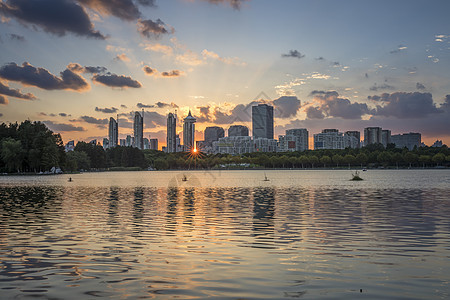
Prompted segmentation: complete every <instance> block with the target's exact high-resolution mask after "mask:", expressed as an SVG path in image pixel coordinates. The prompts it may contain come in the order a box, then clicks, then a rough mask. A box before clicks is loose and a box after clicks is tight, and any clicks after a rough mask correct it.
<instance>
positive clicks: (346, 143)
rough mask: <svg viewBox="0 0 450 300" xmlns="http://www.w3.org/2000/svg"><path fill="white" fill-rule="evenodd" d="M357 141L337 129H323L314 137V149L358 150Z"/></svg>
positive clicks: (355, 138)
mask: <svg viewBox="0 0 450 300" xmlns="http://www.w3.org/2000/svg"><path fill="white" fill-rule="evenodd" d="M358 147H359V140H358V138H357V137H355V136H354V135H349V134H347V133H342V132H339V130H337V129H324V130H322V133H318V134H315V135H314V149H315V150H318V149H345V148H358Z"/></svg>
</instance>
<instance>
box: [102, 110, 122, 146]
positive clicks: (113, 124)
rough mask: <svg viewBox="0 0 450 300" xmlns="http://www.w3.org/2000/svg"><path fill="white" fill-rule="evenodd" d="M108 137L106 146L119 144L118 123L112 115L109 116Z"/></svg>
mask: <svg viewBox="0 0 450 300" xmlns="http://www.w3.org/2000/svg"><path fill="white" fill-rule="evenodd" d="M108 137H109V146H108V148H114V147H116V146H117V145H119V124H118V123H117V121H116V120H115V119H114V118H113V117H111V118H109V130H108ZM103 147H104V146H103Z"/></svg>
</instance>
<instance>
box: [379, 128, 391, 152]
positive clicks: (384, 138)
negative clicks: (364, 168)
mask: <svg viewBox="0 0 450 300" xmlns="http://www.w3.org/2000/svg"><path fill="white" fill-rule="evenodd" d="M381 143H382V144H383V146H384V147H385V148H386V146H387V144H390V143H391V131H390V130H387V129H384V130H381Z"/></svg>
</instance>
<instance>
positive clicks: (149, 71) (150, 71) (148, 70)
mask: <svg viewBox="0 0 450 300" xmlns="http://www.w3.org/2000/svg"><path fill="white" fill-rule="evenodd" d="M142 70H143V71H144V72H145V74H146V75H149V76H152V75H156V74H157V73H158V70H156V69H152V68H150V67H149V66H144V67H143V68H142Z"/></svg>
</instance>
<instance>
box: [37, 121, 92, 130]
mask: <svg viewBox="0 0 450 300" xmlns="http://www.w3.org/2000/svg"><path fill="white" fill-rule="evenodd" d="M43 123H44V124H45V125H47V127H48V128H50V130H52V131H56V132H61V131H62V132H69V131H85V129H84V128H83V127H77V126H73V125H72V124H65V123H55V122H53V121H48V120H47V121H43Z"/></svg>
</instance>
